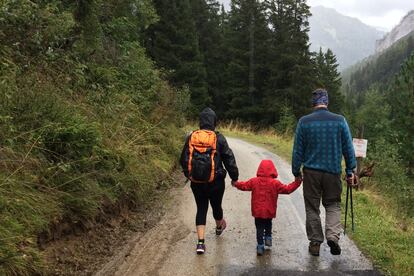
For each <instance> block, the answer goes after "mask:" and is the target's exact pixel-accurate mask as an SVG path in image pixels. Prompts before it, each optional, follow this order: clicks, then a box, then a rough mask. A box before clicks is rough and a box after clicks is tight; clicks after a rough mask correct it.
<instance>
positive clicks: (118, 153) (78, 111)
mask: <svg viewBox="0 0 414 276" xmlns="http://www.w3.org/2000/svg"><path fill="white" fill-rule="evenodd" d="M156 20H157V15H156V14H155V10H154V8H153V7H152V5H151V2H150V1H132V0H131V1H129V0H125V1H121V2H120V1H92V0H85V1H27V0H18V1H2V2H1V4H0V21H1V24H0V41H1V43H0V274H1V275H32V274H35V273H42V272H44V271H45V269H46V267H45V265H44V263H43V261H42V257H41V253H40V250H39V246H38V245H42V244H44V243H45V242H47V241H49V240H50V239H53V237H54V236H56V235H57V236H59V235H60V234H62V233H56V231H58V230H56V229H58V228H59V227H58V225H60V224H62V223H64V224H65V225H70V227H69V229H66V230H65V231H68V232H70V231H71V228H73V227H78V228H81V229H87V228H88V225H90V224H93V223H94V221H95V219H97V218H99V217H102V216H105V215H106V213H109V214H110V213H111V212H113V211H115V210H116V208H117V206H119V205H127V206H129V207H130V208H134V207H136V206H140V205H141V204H142V203H144V202H146V201H148V200H149V199H150V198H151V194H152V192H153V191H154V189H156V188H159V187H160V185H168V182H167V181H163V180H165V179H167V178H168V177H169V173H170V172H171V170H172V168H173V166H174V164H175V160H176V156H177V155H178V148H179V146H181V145H179V144H181V143H180V142H181V131H180V130H179V128H178V126H179V124H180V122H183V112H182V111H184V110H185V109H186V107H187V106H188V92H186V91H185V90H176V89H175V88H172V87H170V86H169V85H168V83H167V82H166V81H164V80H163V78H162V75H161V74H160V72H159V71H158V70H157V69H156V67H155V66H154V64H153V62H152V61H151V60H150V59H148V58H147V57H146V54H145V50H144V49H143V48H142V47H141V46H140V44H139V41H140V40H141V36H140V33H141V31H144V30H145V29H146V27H147V26H148V25H149V24H151V23H154V22H156ZM63 234H65V233H63ZM38 243H39V244H38Z"/></svg>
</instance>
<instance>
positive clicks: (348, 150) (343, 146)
mask: <svg viewBox="0 0 414 276" xmlns="http://www.w3.org/2000/svg"><path fill="white" fill-rule="evenodd" d="M342 156H344V158H345V164H346V170H345V171H346V174H347V175H350V174H351V173H352V171H353V170H354V169H355V167H356V160H355V152H354V147H353V145H352V136H351V132H350V130H349V127H348V123H347V122H346V120H345V118H344V117H343V116H341V115H337V114H335V113H332V112H329V110H328V109H327V108H318V109H316V110H315V111H314V112H312V113H311V114H309V115H306V116H304V117H302V118H301V119H300V120H299V123H298V125H297V128H296V134H295V143H294V146H293V154H292V173H293V175H294V176H300V175H301V171H300V169H301V166H302V165H303V167H304V168H308V169H313V170H319V171H324V172H328V173H333V174H340V173H341V171H342V168H341V161H342Z"/></svg>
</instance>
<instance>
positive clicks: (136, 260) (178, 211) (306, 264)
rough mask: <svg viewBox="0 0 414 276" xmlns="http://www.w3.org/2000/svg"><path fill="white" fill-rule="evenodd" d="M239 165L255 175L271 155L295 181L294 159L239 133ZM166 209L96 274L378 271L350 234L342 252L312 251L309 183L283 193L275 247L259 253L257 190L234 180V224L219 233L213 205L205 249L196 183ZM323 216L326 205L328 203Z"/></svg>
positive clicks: (227, 199) (235, 144)
mask: <svg viewBox="0 0 414 276" xmlns="http://www.w3.org/2000/svg"><path fill="white" fill-rule="evenodd" d="M228 142H229V144H230V147H231V148H232V149H233V151H234V153H235V156H236V159H237V164H238V166H239V169H240V179H241V180H245V179H248V178H250V177H253V176H255V174H256V170H257V167H258V164H259V162H260V161H261V160H262V159H272V160H273V161H274V162H275V165H276V167H277V170H278V172H279V179H280V180H281V181H282V182H283V183H288V182H290V181H292V180H293V176H292V174H291V170H290V164H288V163H287V162H286V161H284V160H283V159H281V158H280V157H278V156H277V155H275V154H273V153H271V152H269V151H267V150H266V149H263V148H260V147H257V146H254V145H252V144H249V143H247V142H244V141H242V140H239V139H234V138H228ZM167 204H168V206H167V210H168V212H167V214H166V215H165V216H164V218H163V219H162V220H161V221H160V223H159V224H158V225H157V226H156V227H154V228H153V229H151V230H149V231H148V232H147V233H146V234H145V235H144V236H142V237H140V238H139V239H135V240H133V241H131V244H130V246H129V250H125V251H124V252H120V253H119V254H118V256H117V257H116V258H114V260H113V261H112V262H111V263H108V264H107V265H106V266H105V267H104V268H103V269H102V270H101V271H100V272H98V273H97V275H122V276H124V275H126V276H130V275H379V273H378V272H377V271H376V270H374V269H373V266H372V264H371V262H370V261H369V260H368V259H367V258H366V257H364V256H363V255H362V253H361V252H360V251H359V250H358V248H357V247H356V246H355V244H354V243H353V242H352V241H351V240H349V239H348V238H347V237H343V236H342V237H341V240H340V245H341V247H342V255H340V256H332V255H331V254H330V253H329V247H328V246H327V245H326V243H324V244H322V246H321V254H320V257H313V256H310V255H309V253H308V240H307V238H306V233H305V210H304V203H303V196H302V187H300V188H299V189H298V190H297V191H295V192H294V193H293V194H291V195H281V196H280V197H279V203H278V216H277V218H276V219H275V220H274V222H273V237H274V238H273V248H272V249H271V250H266V252H265V255H264V256H262V257H257V256H256V241H255V227H254V221H253V218H252V216H251V212H250V193H249V192H242V191H238V190H236V189H235V188H233V187H231V185H230V180H229V179H227V186H226V192H225V195H224V200H223V209H224V216H225V218H226V220H227V224H228V228H227V229H226V230H225V232H224V233H223V235H222V236H220V237H216V236H215V234H214V220H213V218H212V214H211V209H210V210H209V214H208V221H207V233H206V246H207V251H206V254H204V255H201V256H198V255H196V254H195V243H196V234H195V227H194V220H195V210H196V209H195V202H194V200H193V195H192V193H191V189H190V187H189V184H186V185H185V186H184V185H183V187H181V188H177V189H175V190H174V191H172V194H171V200H170V202H169V203H167ZM321 211H322V214H323V208H322V210H321Z"/></svg>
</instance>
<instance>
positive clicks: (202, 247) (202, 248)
mask: <svg viewBox="0 0 414 276" xmlns="http://www.w3.org/2000/svg"><path fill="white" fill-rule="evenodd" d="M196 252H197V254H198V255H201V254H204V252H206V245H205V244H204V243H202V242H199V243H197V248H196Z"/></svg>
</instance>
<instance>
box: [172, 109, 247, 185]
mask: <svg viewBox="0 0 414 276" xmlns="http://www.w3.org/2000/svg"><path fill="white" fill-rule="evenodd" d="M216 121H217V117H216V113H215V112H214V111H213V110H212V109H210V108H206V109H204V110H203V111H202V112H201V113H200V129H206V130H212V131H214V129H215V128H216ZM216 135H217V153H216V155H215V157H214V164H215V175H216V179H224V178H226V170H225V169H224V167H226V169H227V171H228V172H229V175H230V178H231V179H232V180H238V178H239V169H238V168H237V164H236V159H235V158H234V154H233V151H232V150H231V149H230V147H229V145H228V144H227V140H226V138H225V137H224V136H223V135H222V134H221V133H219V132H217V131H216ZM190 136H191V135H189V136H188V137H187V139H186V141H185V144H184V148H183V151H182V153H181V158H180V163H181V167H182V169H183V172H184V175H185V176H186V177H188V160H189V158H190V156H189V148H188V142H189V140H190ZM223 164H224V167H223Z"/></svg>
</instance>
